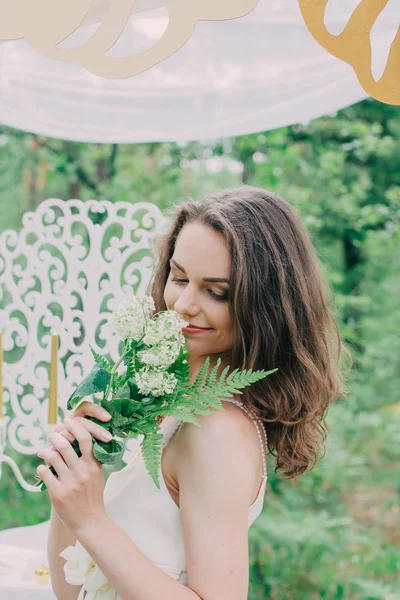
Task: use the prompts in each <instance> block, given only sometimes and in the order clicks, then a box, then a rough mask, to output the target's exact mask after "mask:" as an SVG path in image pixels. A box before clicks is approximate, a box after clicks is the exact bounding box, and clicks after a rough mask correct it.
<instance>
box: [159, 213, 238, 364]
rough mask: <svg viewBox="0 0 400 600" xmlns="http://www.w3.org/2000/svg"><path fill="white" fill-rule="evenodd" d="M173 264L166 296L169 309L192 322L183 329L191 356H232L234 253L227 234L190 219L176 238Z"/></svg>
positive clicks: (166, 287) (171, 263)
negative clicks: (230, 298)
mask: <svg viewBox="0 0 400 600" xmlns="http://www.w3.org/2000/svg"><path fill="white" fill-rule="evenodd" d="M170 267H171V270H170V273H169V276H168V280H167V283H166V286H165V289H164V300H165V303H166V305H167V308H168V309H169V310H175V311H176V312H177V313H178V314H179V315H180V316H181V317H182V318H183V319H185V321H188V323H190V325H191V326H193V327H190V326H189V327H187V328H185V329H184V330H183V333H184V335H185V336H186V338H187V341H188V349H189V357H190V358H199V357H203V356H204V357H206V356H209V355H212V354H218V355H221V356H229V354H230V351H231V349H232V344H233V327H232V319H231V316H230V312H229V302H228V291H229V278H230V271H231V257H230V252H229V248H228V246H227V244H226V241H225V238H224V237H223V235H222V234H221V233H219V232H218V231H215V230H213V229H211V228H210V227H207V226H206V225H203V224H202V223H199V222H191V223H187V224H186V225H185V226H184V227H183V228H182V230H181V232H180V234H179V236H178V238H177V241H176V244H175V250H174V254H173V256H172V258H171V262H170ZM195 326H197V327H200V328H203V329H195Z"/></svg>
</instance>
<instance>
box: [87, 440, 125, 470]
mask: <svg viewBox="0 0 400 600" xmlns="http://www.w3.org/2000/svg"><path fill="white" fill-rule="evenodd" d="M125 447H126V442H120V441H118V440H115V439H113V440H111V441H110V442H101V441H99V440H95V439H94V438H93V454H94V457H95V458H96V459H97V460H98V461H99V462H100V463H101V464H102V465H114V464H115V463H116V462H118V461H119V460H121V458H122V457H123V455H124V452H125Z"/></svg>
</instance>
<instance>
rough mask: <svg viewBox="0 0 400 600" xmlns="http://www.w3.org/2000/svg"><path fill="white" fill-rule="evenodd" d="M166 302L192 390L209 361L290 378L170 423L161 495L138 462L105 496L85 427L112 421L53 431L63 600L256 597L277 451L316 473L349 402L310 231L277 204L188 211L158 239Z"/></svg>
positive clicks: (78, 418) (208, 202)
mask: <svg viewBox="0 0 400 600" xmlns="http://www.w3.org/2000/svg"><path fill="white" fill-rule="evenodd" d="M152 293H153V297H154V300H155V304H156V308H157V310H165V309H166V308H168V309H173V310H175V311H176V312H178V313H179V315H181V317H183V318H184V319H185V320H186V321H188V322H189V323H190V325H189V327H188V328H186V329H185V330H184V333H185V335H186V337H187V341H188V348H189V357H188V358H189V364H190V371H191V377H192V378H194V377H195V376H196V374H197V373H198V371H199V369H200V367H201V365H202V363H203V361H204V359H205V357H206V356H211V359H212V360H211V366H212V365H213V364H215V363H216V361H217V359H218V358H221V359H222V364H221V369H222V368H223V367H224V366H226V365H230V366H231V368H236V367H238V368H239V369H249V368H252V369H272V368H275V367H278V371H277V372H276V373H274V374H273V375H271V376H269V377H267V378H265V379H263V380H261V381H259V382H258V383H257V384H253V386H251V387H250V388H247V389H246V390H244V393H243V395H242V396H241V397H240V400H239V399H238V398H233V399H229V400H225V401H223V405H224V408H225V411H222V412H221V411H217V412H215V413H213V414H211V415H207V416H203V417H200V418H199V422H200V424H201V427H195V426H193V425H191V424H188V423H183V424H182V423H179V422H177V420H176V419H172V420H171V419H166V420H165V421H164V422H163V423H162V425H161V427H162V429H163V432H164V435H165V437H164V448H163V454H162V466H161V471H162V477H160V480H161V488H160V490H157V488H156V487H155V486H154V484H153V482H152V480H151V479H150V477H149V476H148V474H147V473H146V470H145V468H144V465H143V460H142V458H141V456H140V454H138V455H137V456H136V457H135V459H134V460H132V461H131V463H129V464H128V465H127V466H126V467H125V468H124V469H122V471H119V472H117V473H113V474H112V475H111V476H110V477H109V479H108V481H107V485H106V489H105V491H104V493H103V485H104V476H103V472H102V468H101V466H100V465H99V463H98V462H97V461H96V460H95V459H94V457H93V455H92V438H91V436H92V435H93V436H94V437H97V436H100V432H102V431H103V429H102V428H101V427H100V426H98V425H97V426H96V425H95V424H94V423H93V422H91V421H89V420H87V419H85V418H82V417H85V416H87V415H90V416H96V417H97V418H99V419H100V418H102V417H101V416H100V407H98V406H97V405H94V404H92V403H89V402H84V403H82V404H81V405H80V406H79V407H78V408H77V409H76V410H75V411H74V413H73V418H72V420H71V421H70V422H69V423H67V422H66V421H65V422H64V425H65V430H64V431H63V432H62V433H63V434H64V435H63V436H62V435H60V433H57V432H54V433H52V434H50V441H51V443H52V444H53V445H54V449H53V450H51V449H46V450H44V451H42V452H41V454H40V455H41V456H42V457H43V458H44V459H45V460H46V462H47V463H48V464H49V465H52V466H53V467H54V468H55V470H56V472H57V473H58V475H59V477H58V479H57V478H55V477H54V476H53V475H52V474H51V472H50V470H49V469H48V468H47V467H45V466H44V465H42V466H40V467H39V468H38V474H39V475H40V477H42V479H43V480H44V482H45V483H46V485H47V488H48V491H49V495H50V497H51V500H52V503H53V508H54V510H53V514H52V520H51V530H50V536H49V563H50V571H51V577H52V584H53V589H54V591H55V593H56V595H57V597H58V598H59V600H72V599H76V598H77V597H78V594H79V598H80V599H81V598H83V597H86V599H87V600H100V599H101V600H105V599H107V600H108V599H109V598H110V599H116V600H121V599H123V600H145V599H146V600H147V599H149V598H151V599H153V598H154V599H156V598H163V600H198V599H199V598H200V599H202V600H225V599H226V600H245V598H247V592H248V577H249V571H248V527H249V526H250V525H251V524H252V523H253V522H254V520H255V518H256V517H257V516H258V514H259V513H260V512H261V509H262V503H263V497H264V491H265V483H266V461H265V454H266V449H267V448H268V451H269V452H270V453H271V454H273V455H274V456H276V459H277V461H276V471H277V472H278V473H280V474H282V475H283V476H284V477H287V478H294V477H298V476H299V475H301V474H302V473H304V472H305V471H306V470H308V469H310V468H312V467H313V466H314V465H315V463H316V461H317V460H318V458H319V457H320V451H321V447H322V443H323V441H324V439H325V432H326V423H325V414H326V410H327V408H328V406H329V404H330V403H331V402H333V401H334V400H335V399H337V398H338V397H340V396H342V397H343V396H345V394H346V390H345V388H344V385H343V377H342V373H341V369H340V362H339V359H340V355H341V350H342V349H343V344H342V343H341V340H340V336H339V332H338V327H337V325H336V323H335V320H334V318H333V316H332V314H331V306H330V295H329V287H328V285H327V284H326V282H325V280H324V278H323V276H322V273H321V269H320V265H319V262H318V259H317V257H316V253H315V251H314V249H313V247H312V245H311V242H310V240H309V236H308V234H307V232H306V230H305V228H304V226H303V225H302V223H301V221H300V219H299V218H298V216H297V215H296V214H295V212H294V211H293V210H292V208H291V207H290V205H289V204H288V203H287V202H285V201H284V200H282V199H281V198H279V197H278V196H276V195H275V194H273V193H270V192H267V191H265V190H263V189H259V188H256V187H250V186H243V187H240V188H234V189H228V190H224V191H221V192H219V193H216V194H214V195H212V196H209V197H207V198H205V199H203V200H201V201H198V202H193V201H190V202H185V203H184V204H182V205H180V206H178V207H177V208H176V210H175V214H174V216H173V218H172V224H171V227H170V230H169V232H168V233H167V234H165V235H164V236H163V237H162V238H161V239H160V240H159V261H158V264H157V267H156V271H155V274H154V283H153V286H152ZM265 434H266V436H265ZM65 438H67V439H65ZM74 438H75V439H77V440H78V442H79V444H80V447H81V451H82V457H81V458H78V457H77V456H76V455H75V453H74V451H73V450H72V446H71V444H70V443H69V442H71V441H72V440H73V439H74ZM266 440H267V441H266ZM167 442H168V445H167ZM266 443H267V448H266V445H265V444H266ZM260 446H261V449H260ZM66 546H70V547H68V548H67V549H66ZM60 553H61V557H60ZM62 558H65V559H67V564H65V575H66V577H67V579H68V581H69V582H70V583H66V582H65V579H64V572H63V568H64V561H63V560H62ZM71 584H76V585H71ZM77 585H78V586H79V587H76V586H77Z"/></svg>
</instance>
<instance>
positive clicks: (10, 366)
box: [0, 199, 166, 550]
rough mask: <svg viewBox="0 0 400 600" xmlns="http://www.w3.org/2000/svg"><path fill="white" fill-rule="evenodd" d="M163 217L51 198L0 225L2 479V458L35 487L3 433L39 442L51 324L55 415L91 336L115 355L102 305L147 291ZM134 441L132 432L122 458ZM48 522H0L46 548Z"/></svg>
mask: <svg viewBox="0 0 400 600" xmlns="http://www.w3.org/2000/svg"><path fill="white" fill-rule="evenodd" d="M165 223H166V219H165V218H164V217H163V216H162V214H161V212H160V210H159V209H158V208H157V207H156V206H154V205H153V204H150V203H146V202H138V203H136V204H130V203H128V202H116V203H112V202H109V201H106V200H102V201H94V200H90V201H87V202H82V201H80V200H68V201H62V200H58V199H49V200H46V201H44V202H42V203H41V204H40V205H39V206H38V208H37V210H36V211H35V212H29V213H26V214H25V215H24V217H23V220H22V229H21V231H19V232H16V231H13V230H6V231H3V232H2V233H1V234H0V328H2V329H3V349H4V363H3V387H4V391H3V406H4V413H5V416H4V417H3V419H0V431H1V429H2V432H3V433H2V439H3V445H2V444H1V438H0V485H1V467H2V461H3V465H4V464H5V463H7V464H8V465H9V466H10V467H11V468H12V469H13V471H14V474H15V475H16V477H17V478H18V480H19V481H20V483H21V485H23V487H25V488H26V489H31V488H30V486H29V484H28V485H26V482H24V480H23V479H22V476H21V475H20V473H19V470H18V467H17V466H16V465H15V463H14V464H12V463H13V462H14V461H12V460H11V459H9V457H7V456H6V450H7V447H6V448H4V446H5V441H7V444H8V445H9V446H11V447H12V448H14V449H15V450H17V451H18V452H19V453H20V454H21V455H29V454H36V453H37V452H38V451H39V449H40V447H42V446H43V445H44V439H45V438H44V433H43V429H45V426H46V424H47V418H48V391H49V363H50V347H51V335H50V332H51V330H55V331H56V332H57V333H58V335H59V350H58V408H59V413H58V421H59V422H61V421H62V420H63V418H64V414H65V412H66V403H67V399H68V397H69V396H70V394H71V393H72V392H73V390H74V389H75V387H76V386H77V384H78V383H79V382H80V381H81V379H82V378H83V376H84V375H85V374H87V373H88V372H89V371H90V369H91V368H92V366H93V364H94V361H93V356H92V354H91V352H90V347H89V346H92V347H93V348H94V349H95V350H96V351H97V352H99V353H101V354H104V355H106V356H108V357H109V358H111V359H112V360H115V359H116V357H117V355H118V350H119V344H120V343H121V340H120V339H119V338H118V336H117V335H116V334H115V333H114V332H113V331H112V330H111V328H109V327H108V326H107V313H109V312H110V311H112V310H113V309H114V308H115V306H116V305H117V304H118V302H119V301H120V299H121V298H122V296H123V295H124V294H127V293H131V292H132V291H133V292H134V293H136V294H145V293H146V292H147V291H148V285H149V282H150V277H151V271H152V267H153V258H152V255H151V244H152V238H153V237H154V234H155V233H156V232H158V231H160V230H161V229H162V228H163V227H164V225H165ZM60 413H61V414H60ZM1 425H2V427H1ZM137 444H138V441H137V440H129V441H128V443H127V446H126V451H125V454H124V457H123V461H124V462H128V461H129V460H130V456H131V454H132V453H133V451H134V450H135V448H136V447H137ZM2 446H3V447H2ZM3 468H4V466H3ZM34 475H35V474H34V473H32V482H33V480H34ZM48 524H49V522H46V523H41V524H39V525H35V526H32V527H19V528H14V529H10V530H6V531H3V532H1V533H0V544H8V545H13V546H21V547H24V548H37V549H40V550H42V549H44V548H45V547H46V540H47V532H48Z"/></svg>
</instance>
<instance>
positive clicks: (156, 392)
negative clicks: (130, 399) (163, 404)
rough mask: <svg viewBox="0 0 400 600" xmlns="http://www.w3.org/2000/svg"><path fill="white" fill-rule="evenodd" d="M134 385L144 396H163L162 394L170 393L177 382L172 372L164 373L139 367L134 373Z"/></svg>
mask: <svg viewBox="0 0 400 600" xmlns="http://www.w3.org/2000/svg"><path fill="white" fill-rule="evenodd" d="M135 381H136V385H137V386H138V388H139V392H140V393H141V394H143V395H144V396H148V395H149V394H151V395H152V396H163V394H172V392H173V391H174V389H175V386H176V384H177V383H178V380H177V378H176V377H175V375H174V374H173V373H166V372H165V371H159V370H157V369H147V368H143V369H140V371H139V372H138V373H136V374H135Z"/></svg>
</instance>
